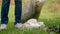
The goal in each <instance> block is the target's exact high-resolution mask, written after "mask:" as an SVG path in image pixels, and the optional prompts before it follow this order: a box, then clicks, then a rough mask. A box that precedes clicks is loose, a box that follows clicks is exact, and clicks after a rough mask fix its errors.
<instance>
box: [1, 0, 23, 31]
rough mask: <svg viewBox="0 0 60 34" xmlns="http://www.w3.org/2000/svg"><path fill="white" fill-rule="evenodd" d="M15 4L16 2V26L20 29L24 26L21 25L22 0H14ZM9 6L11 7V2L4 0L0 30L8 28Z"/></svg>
mask: <svg viewBox="0 0 60 34" xmlns="http://www.w3.org/2000/svg"><path fill="white" fill-rule="evenodd" d="M14 2H15V23H14V25H15V27H16V28H20V27H21V26H22V25H23V24H22V23H21V14H22V0H14ZM9 6H10V0H2V8H1V25H0V30H2V29H6V28H7V24H8V21H9V19H8V12H9ZM11 12H12V11H11Z"/></svg>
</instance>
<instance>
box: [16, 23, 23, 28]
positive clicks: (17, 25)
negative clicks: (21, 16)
mask: <svg viewBox="0 0 60 34" xmlns="http://www.w3.org/2000/svg"><path fill="white" fill-rule="evenodd" d="M15 27H16V28H22V27H23V24H22V23H17V24H16V25H15Z"/></svg>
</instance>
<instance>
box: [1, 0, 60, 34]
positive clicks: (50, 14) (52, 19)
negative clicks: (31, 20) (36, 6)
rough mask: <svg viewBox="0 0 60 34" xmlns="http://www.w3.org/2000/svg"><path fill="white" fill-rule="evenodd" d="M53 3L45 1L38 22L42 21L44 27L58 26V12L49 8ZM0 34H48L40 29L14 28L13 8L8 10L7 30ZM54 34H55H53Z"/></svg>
mask: <svg viewBox="0 0 60 34" xmlns="http://www.w3.org/2000/svg"><path fill="white" fill-rule="evenodd" d="M52 3H53V0H46V2H45V4H44V6H43V8H42V11H41V14H40V17H39V19H38V21H43V22H44V23H45V25H46V27H49V26H52V25H55V26H56V27H58V26H60V10H55V9H53V8H50V7H49V6H50V5H51V4H52ZM0 14H1V13H0ZM0 34H49V33H48V32H45V31H44V30H43V29H42V28H37V29H32V30H29V29H17V28H15V27H14V7H12V8H10V10H9V23H8V26H7V30H2V31H0ZM54 34H56V33H54Z"/></svg>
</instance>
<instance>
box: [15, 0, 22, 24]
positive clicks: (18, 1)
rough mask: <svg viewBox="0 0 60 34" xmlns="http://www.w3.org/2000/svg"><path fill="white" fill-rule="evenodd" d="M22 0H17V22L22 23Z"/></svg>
mask: <svg viewBox="0 0 60 34" xmlns="http://www.w3.org/2000/svg"><path fill="white" fill-rule="evenodd" d="M21 14H22V0H15V24H17V23H21Z"/></svg>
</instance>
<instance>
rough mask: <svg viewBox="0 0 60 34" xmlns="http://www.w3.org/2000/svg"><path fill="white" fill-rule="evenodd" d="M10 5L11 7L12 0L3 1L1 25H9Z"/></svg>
mask: <svg viewBox="0 0 60 34" xmlns="http://www.w3.org/2000/svg"><path fill="white" fill-rule="evenodd" d="M9 5H10V0H2V8H1V24H7V23H8V11H9Z"/></svg>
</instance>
